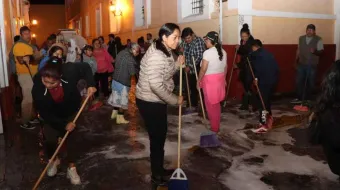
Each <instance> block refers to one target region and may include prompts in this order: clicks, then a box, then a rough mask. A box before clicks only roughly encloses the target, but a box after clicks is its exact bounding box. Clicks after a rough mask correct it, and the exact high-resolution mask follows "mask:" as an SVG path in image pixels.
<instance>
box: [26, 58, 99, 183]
mask: <svg viewBox="0 0 340 190" xmlns="http://www.w3.org/2000/svg"><path fill="white" fill-rule="evenodd" d="M62 63H63V61H62V60H61V59H59V58H56V57H52V58H51V59H50V60H49V61H48V63H47V64H46V65H45V66H44V68H42V69H41V70H40V71H39V73H37V74H36V75H35V76H34V79H33V82H34V84H33V89H32V97H33V100H34V104H35V108H36V109H37V111H38V113H39V115H40V116H41V118H42V120H43V121H44V127H43V132H44V135H45V138H46V143H45V148H46V154H47V156H48V157H49V158H51V157H52V155H53V153H54V152H55V150H56V148H57V145H58V141H59V138H61V137H63V136H64V135H65V133H66V132H67V131H69V132H71V133H70V135H69V136H68V138H67V141H66V150H67V159H68V162H69V167H68V169H67V176H68V177H69V178H70V180H71V183H72V184H80V183H81V182H80V177H79V175H78V174H77V171H76V168H75V164H74V163H75V153H76V149H77V146H79V144H78V145H77V144H76V142H75V138H74V135H76V130H75V127H76V125H75V123H73V121H72V120H73V119H74V117H75V115H76V114H77V112H78V110H79V108H80V106H81V101H82V99H81V96H80V93H79V91H78V88H77V83H78V81H79V80H81V79H84V80H86V82H87V84H88V90H87V91H88V95H91V94H93V93H95V92H96V88H95V87H94V86H95V82H94V79H93V75H92V71H91V68H90V66H89V65H88V64H83V63H66V64H62ZM74 130H75V131H74ZM59 164H60V160H59V158H56V159H55V160H53V163H52V164H51V166H50V167H49V168H48V170H47V175H48V176H51V177H52V176H54V175H56V173H57V167H58V165H59Z"/></svg>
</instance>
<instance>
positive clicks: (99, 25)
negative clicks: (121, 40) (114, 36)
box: [96, 3, 102, 36]
mask: <svg viewBox="0 0 340 190" xmlns="http://www.w3.org/2000/svg"><path fill="white" fill-rule="evenodd" d="M96 35H97V36H101V35H102V4H101V3H100V4H99V6H98V7H97V8H96Z"/></svg>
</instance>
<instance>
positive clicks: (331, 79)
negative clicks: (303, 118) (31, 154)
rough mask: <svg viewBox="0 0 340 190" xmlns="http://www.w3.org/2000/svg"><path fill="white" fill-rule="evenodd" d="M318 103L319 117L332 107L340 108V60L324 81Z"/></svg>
mask: <svg viewBox="0 0 340 190" xmlns="http://www.w3.org/2000/svg"><path fill="white" fill-rule="evenodd" d="M321 86H322V88H321V89H322V90H321V94H320V96H319V99H318V102H317V111H316V113H317V115H319V114H320V113H322V112H323V111H325V110H326V109H327V108H330V107H340V60H337V61H336V62H335V63H334V64H333V66H332V67H331V69H330V70H329V72H328V74H327V75H326V76H325V78H324V79H323V81H322V85H321Z"/></svg>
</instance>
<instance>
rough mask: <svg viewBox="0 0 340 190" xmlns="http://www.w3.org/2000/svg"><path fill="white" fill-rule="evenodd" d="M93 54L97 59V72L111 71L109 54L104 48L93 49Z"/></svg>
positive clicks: (111, 60) (111, 59)
mask: <svg viewBox="0 0 340 190" xmlns="http://www.w3.org/2000/svg"><path fill="white" fill-rule="evenodd" d="M93 56H94V57H95V58H96V60H97V73H105V72H109V73H112V72H113V66H112V62H113V61H114V60H113V58H112V57H111V55H110V54H109V53H108V52H107V50H105V49H104V48H100V49H97V50H93Z"/></svg>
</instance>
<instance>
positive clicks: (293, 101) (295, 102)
mask: <svg viewBox="0 0 340 190" xmlns="http://www.w3.org/2000/svg"><path fill="white" fill-rule="evenodd" d="M290 103H291V104H301V100H299V99H298V98H295V99H294V100H292V101H291V102H290Z"/></svg>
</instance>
